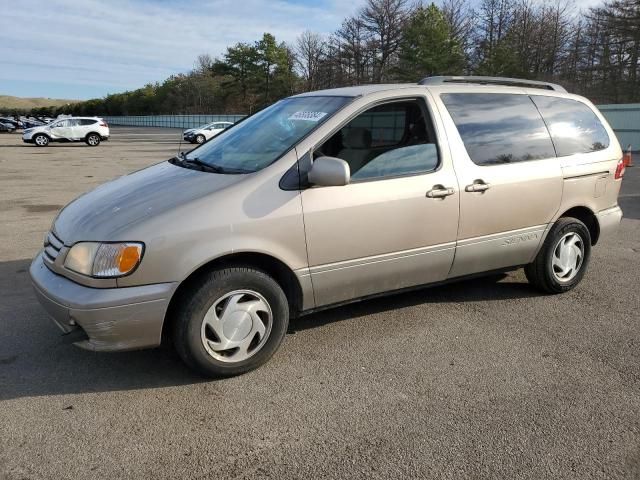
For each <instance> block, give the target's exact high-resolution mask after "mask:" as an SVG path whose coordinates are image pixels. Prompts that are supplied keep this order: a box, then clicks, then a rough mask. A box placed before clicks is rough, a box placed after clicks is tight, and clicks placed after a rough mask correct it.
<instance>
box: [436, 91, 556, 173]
mask: <svg viewBox="0 0 640 480" xmlns="http://www.w3.org/2000/svg"><path fill="white" fill-rule="evenodd" d="M442 101H443V102H444V104H445V106H446V107H447V110H449V113H450V114H451V117H452V118H453V122H454V123H455V125H456V127H457V129H458V132H459V133H460V137H462V141H463V142H464V146H465V148H466V149H467V153H468V154H469V157H470V158H471V160H472V161H473V162H474V163H475V164H477V165H499V164H504V163H515V162H525V161H528V160H539V159H543V158H554V157H555V156H556V154H555V151H554V149H553V143H552V142H551V137H550V136H549V132H548V130H547V128H546V126H545V124H544V122H543V120H542V117H541V116H540V113H539V112H538V109H537V108H536V106H535V105H534V104H533V102H532V101H531V99H530V98H529V97H528V96H527V95H515V94H501V93H449V94H443V95H442Z"/></svg>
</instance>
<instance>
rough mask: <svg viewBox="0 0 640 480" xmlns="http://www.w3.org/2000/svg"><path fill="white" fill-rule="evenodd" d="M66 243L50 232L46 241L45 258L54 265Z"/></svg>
mask: <svg viewBox="0 0 640 480" xmlns="http://www.w3.org/2000/svg"><path fill="white" fill-rule="evenodd" d="M63 245H64V242H63V241H62V240H60V239H59V238H58V237H56V235H55V234H54V233H53V232H49V234H48V235H47V237H46V239H45V241H44V258H45V260H47V261H48V262H50V263H54V262H55V261H56V258H58V254H59V253H60V250H61V249H62V247H63Z"/></svg>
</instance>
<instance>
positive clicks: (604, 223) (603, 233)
mask: <svg viewBox="0 0 640 480" xmlns="http://www.w3.org/2000/svg"><path fill="white" fill-rule="evenodd" d="M596 217H597V219H598V225H599V226H600V237H599V238H600V239H602V238H606V237H608V236H610V235H613V234H614V233H615V232H616V231H617V230H618V227H619V226H620V221H621V220H622V209H621V208H620V207H619V206H617V205H616V206H615V207H611V208H607V209H606V210H601V211H600V212H598V213H597V214H596Z"/></svg>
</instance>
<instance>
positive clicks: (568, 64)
mask: <svg viewBox="0 0 640 480" xmlns="http://www.w3.org/2000/svg"><path fill="white" fill-rule="evenodd" d="M639 56H640V0H603V3H602V4H601V5H600V6H597V7H593V8H589V9H587V10H578V8H577V6H576V4H575V2H574V1H573V0H547V1H543V2H540V1H535V0H516V1H514V0H482V1H481V2H480V4H479V5H478V6H477V7H476V8H471V7H470V6H469V3H468V2H467V1H465V0H442V1H441V3H440V4H439V5H436V4H434V3H418V4H415V3H412V2H411V1H410V0H367V1H366V3H365V5H364V6H363V7H362V8H361V9H360V10H359V11H358V12H357V14H356V15H354V16H351V17H348V18H345V19H344V20H343V22H342V24H341V25H340V26H339V27H338V28H337V29H336V30H335V32H333V33H332V34H330V35H322V34H320V33H317V32H312V31H305V32H303V33H301V34H300V36H299V37H298V38H297V39H296V41H295V42H294V43H293V44H286V43H284V42H278V41H277V40H276V38H275V37H274V36H273V35H271V34H269V33H265V34H264V35H263V37H262V38H261V39H260V40H257V41H255V42H253V43H237V44H235V45H233V46H230V47H228V48H227V50H226V52H225V53H224V54H223V55H222V56H220V57H218V58H214V57H212V56H211V55H209V54H202V55H200V56H198V58H197V60H196V62H195V66H194V68H193V69H192V70H191V71H190V72H188V73H184V74H180V75H174V76H171V77H169V78H168V79H166V80H165V81H163V82H159V83H154V84H148V85H146V86H144V87H143V88H139V89H137V90H133V91H128V92H124V93H117V94H111V95H107V96H106V97H104V98H100V99H94V100H88V101H85V102H82V103H79V104H76V105H73V106H72V107H71V110H72V113H74V114H76V115H145V114H148V115H150V114H196V113H198V114H200V113H203V114H205V113H214V114H222V113H249V114H250V113H253V112H255V111H256V110H258V109H261V108H263V107H265V106H266V105H269V104H271V103H273V102H274V101H276V100H278V99H280V98H282V97H285V96H289V95H292V94H295V93H297V92H301V91H309V90H317V89H323V88H334V87H340V86H348V85H360V84H367V83H383V82H417V81H418V80H419V79H420V78H422V77H425V76H427V75H461V74H465V75H470V74H473V75H490V76H509V77H520V78H527V79H536V80H545V81H554V82H558V83H560V84H562V85H564V86H565V87H567V88H568V89H569V90H570V91H572V92H576V93H579V94H582V95H585V96H587V97H588V98H590V99H591V100H593V101H594V102H596V103H627V102H639V101H640V82H639V78H638V75H639V73H640V61H639ZM67 110H68V109H67ZM61 112H62V111H61V110H60V109H55V108H51V109H39V110H38V111H34V113H38V114H40V115H47V114H49V115H51V114H57V113H61ZM65 113H66V112H65Z"/></svg>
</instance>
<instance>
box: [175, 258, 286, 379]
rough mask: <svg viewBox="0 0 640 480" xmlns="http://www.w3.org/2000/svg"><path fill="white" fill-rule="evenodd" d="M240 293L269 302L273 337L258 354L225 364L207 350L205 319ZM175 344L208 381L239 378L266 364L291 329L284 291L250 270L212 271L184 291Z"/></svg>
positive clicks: (276, 284)
mask: <svg viewBox="0 0 640 480" xmlns="http://www.w3.org/2000/svg"><path fill="white" fill-rule="evenodd" d="M237 290H250V291H253V292H256V293H258V294H260V295H261V296H262V297H263V298H264V300H266V302H267V304H268V306H269V307H270V309H271V312H272V319H271V321H270V323H271V327H270V333H269V334H268V336H267V335H265V337H266V340H265V341H264V344H263V345H262V346H261V348H260V349H259V350H257V351H256V352H255V353H254V354H253V355H252V356H250V357H249V358H247V359H244V360H242V361H238V362H229V361H227V362H225V361H221V360H219V359H217V358H214V356H213V355H212V354H210V353H209V352H208V351H207V349H206V348H205V345H204V341H203V338H202V335H201V334H202V329H203V322H204V318H205V315H206V314H207V312H208V311H209V309H210V308H212V307H213V306H214V305H215V304H217V303H218V302H219V301H220V299H221V298H224V297H225V295H227V294H229V293H231V292H235V291H237ZM172 322H173V325H172V327H173V329H172V330H173V331H172V337H173V338H172V341H173V344H174V347H175V349H176V351H177V352H178V355H179V356H180V358H181V359H182V360H183V361H184V362H185V363H186V364H187V365H188V366H189V367H191V368H192V369H194V370H196V371H197V372H198V373H200V374H202V375H204V376H206V377H229V376H234V375H240V374H242V373H246V372H248V371H250V370H253V369H255V368H257V367H259V366H260V365H262V364H264V363H265V362H266V361H267V360H269V358H271V356H272V355H273V354H274V353H275V351H276V350H277V349H278V347H279V346H280V343H281V342H282V339H283V338H284V335H285V333H286V332H287V327H288V325H289V303H288V301H287V297H286V296H285V294H284V292H283V290H282V288H281V287H280V285H278V283H277V282H276V281H275V280H274V279H273V278H271V277H270V276H269V275H267V274H266V273H264V272H262V271H260V270H256V269H254V268H250V267H230V268H225V269H220V270H213V271H211V272H209V273H207V274H205V275H203V276H202V277H201V278H199V279H198V281H197V282H196V283H195V284H194V285H193V288H189V289H185V292H184V294H183V295H181V297H180V298H178V299H177V304H176V308H175V310H174V313H173V318H172Z"/></svg>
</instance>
